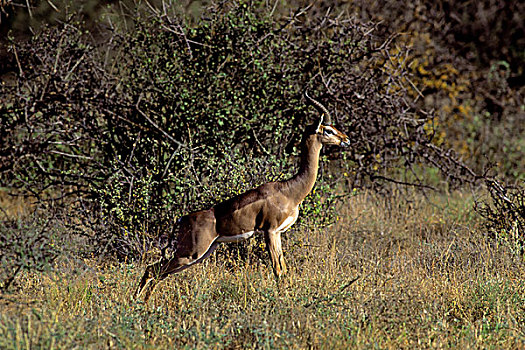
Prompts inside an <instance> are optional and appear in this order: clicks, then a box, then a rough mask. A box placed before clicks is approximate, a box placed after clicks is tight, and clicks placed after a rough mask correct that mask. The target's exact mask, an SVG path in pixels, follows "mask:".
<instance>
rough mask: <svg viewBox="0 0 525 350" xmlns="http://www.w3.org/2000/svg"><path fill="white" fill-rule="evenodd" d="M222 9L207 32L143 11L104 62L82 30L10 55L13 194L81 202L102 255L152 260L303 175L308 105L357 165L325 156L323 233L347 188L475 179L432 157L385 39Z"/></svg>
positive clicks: (316, 15)
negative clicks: (165, 241)
mask: <svg viewBox="0 0 525 350" xmlns="http://www.w3.org/2000/svg"><path fill="white" fill-rule="evenodd" d="M222 5H224V6H212V7H211V8H210V9H209V10H208V11H207V12H206V14H205V15H204V16H203V17H202V19H201V20H199V21H197V22H196V23H192V22H191V21H188V20H185V19H184V17H183V16H181V15H180V14H178V13H177V12H176V11H173V13H170V12H160V10H155V9H154V8H150V9H149V10H144V9H141V8H140V7H139V8H138V9H137V12H136V15H135V16H132V18H133V22H132V23H129V24H128V27H127V28H129V30H126V29H125V28H126V26H122V27H115V28H114V31H113V32H111V33H107V32H103V33H101V34H103V35H107V36H108V37H109V39H108V40H107V41H105V42H104V43H103V45H101V46H99V45H97V44H96V43H95V42H94V41H93V40H92V39H91V37H90V36H89V35H88V33H86V31H85V30H84V29H83V27H82V24H81V23H76V22H75V21H74V20H73V19H70V20H69V21H68V22H67V23H65V24H63V25H60V26H57V27H54V28H46V29H44V30H43V31H42V32H41V33H40V34H39V35H37V36H35V37H34V38H33V39H32V41H31V42H28V43H21V44H20V43H16V42H12V43H11V46H10V48H11V50H12V52H16V57H17V60H18V62H19V64H17V65H18V75H16V76H15V77H13V81H10V82H3V84H2V85H1V87H0V96H1V97H0V123H1V124H0V126H1V128H0V130H1V131H0V133H1V136H2V138H1V139H0V177H1V179H2V181H3V182H4V183H5V184H6V185H7V186H10V187H11V188H15V189H18V190H19V191H21V192H23V193H27V194H32V195H33V196H36V197H38V198H50V197H51V198H52V197H63V196H69V197H71V198H73V199H74V204H69V205H71V207H70V209H71V210H72V211H75V210H76V211H77V218H78V219H79V220H82V225H83V229H86V230H87V231H89V232H91V233H90V234H91V238H92V239H93V244H92V246H93V247H95V250H96V251H97V252H98V253H99V254H100V253H102V252H111V253H113V254H117V255H118V256H120V257H122V258H138V257H143V256H144V254H145V252H146V251H148V249H149V248H150V247H151V245H152V243H151V241H152V239H153V238H154V237H158V236H159V234H161V233H164V232H166V231H169V230H170V229H171V226H172V223H173V222H174V220H175V218H176V217H178V216H180V215H181V214H184V213H187V212H189V211H192V210H197V209H202V208H207V207H210V206H211V205H212V204H214V203H216V202H218V201H220V200H223V199H226V198H227V197H229V196H231V195H234V194H237V193H240V192H242V191H244V190H246V189H248V188H251V187H255V186H257V185H259V184H261V183H263V182H265V181H268V180H269V179H272V178H284V177H286V176H289V175H290V174H291V173H293V170H292V169H293V168H292V165H291V164H293V163H294V162H295V159H296V158H297V155H298V153H299V151H300V150H299V149H298V144H299V140H300V138H301V134H302V133H303V130H304V129H305V127H306V126H307V125H308V124H310V123H312V122H314V121H315V120H317V118H318V116H317V115H315V114H313V113H312V110H310V109H308V108H307V107H306V104H305V102H304V100H303V98H302V96H303V92H304V90H305V89H307V90H309V91H310V93H311V94H312V95H315V96H316V97H318V98H320V99H321V100H322V101H323V103H324V104H326V105H327V106H328V108H329V109H330V110H331V111H333V117H334V122H335V124H337V125H338V126H339V125H340V126H342V127H341V129H342V130H343V131H346V132H348V134H349V135H350V140H351V147H350V151H348V152H345V151H341V150H340V149H339V148H330V147H328V148H327V149H326V150H324V151H323V152H324V156H326V158H327V159H329V160H330V161H329V163H330V165H328V166H326V167H325V170H324V172H325V173H326V176H324V177H323V178H322V179H324V180H323V181H322V182H321V183H319V184H318V187H317V189H316V192H315V193H314V194H313V195H312V196H311V197H310V198H309V199H308V201H307V203H305V205H304V209H305V210H306V211H307V214H311V215H310V216H311V217H322V218H323V220H325V221H324V223H323V224H327V223H329V222H330V220H331V218H333V215H330V214H327V215H323V216H320V215H316V214H319V213H321V212H323V213H326V208H328V207H332V204H333V202H334V200H335V196H334V195H333V193H332V192H333V189H334V187H335V186H339V187H340V188H341V186H343V187H342V188H343V189H344V186H345V185H349V186H351V188H352V189H353V188H354V187H356V186H379V185H380V184H381V183H382V182H383V181H384V180H390V181H394V182H401V183H404V182H406V179H407V178H408V177H406V176H405V174H406V173H407V172H408V173H410V172H412V173H414V170H413V169H414V168H413V165H414V164H417V163H424V164H431V165H433V166H435V167H436V168H437V169H440V170H441V171H444V172H446V174H447V176H448V178H449V179H451V181H459V182H461V181H463V180H464V179H465V178H466V177H468V176H470V175H471V174H468V173H466V174H465V172H464V169H463V168H462V167H461V166H459V165H460V164H461V163H458V162H454V159H455V158H454V155H453V153H451V152H448V151H447V150H446V149H444V148H440V146H439V144H438V145H436V142H435V138H436V133H435V130H434V128H433V124H432V121H433V120H434V118H433V115H432V114H430V113H426V112H424V111H420V110H419V109H416V108H415V106H416V105H415V103H414V102H415V101H413V100H412V99H411V97H410V96H409V93H408V91H409V90H408V88H407V87H408V80H407V79H406V77H408V75H409V74H410V72H409V71H407V69H406V62H405V61H404V57H405V56H406V51H405V50H404V49H402V48H396V49H395V50H391V49H390V48H389V46H388V45H389V43H390V42H391V40H392V37H390V36H388V35H386V34H384V33H383V32H381V31H379V30H378V27H377V26H376V25H374V24H373V23H361V22H359V21H358V19H356V18H355V17H335V16H331V15H330V14H327V13H322V14H321V13H320V12H318V11H316V9H315V8H314V9H312V10H302V9H298V10H297V11H296V12H295V14H293V16H292V17H291V18H284V17H279V16H273V15H272V10H271V8H267V7H266V6H265V5H264V3H262V2H261V3H257V2H244V1H241V2H226V3H224V4H222ZM170 8H171V7H170ZM166 11H167V10H166ZM112 23H113V22H112ZM126 23H127V22H126ZM285 169H286V170H285ZM392 174H398V175H396V177H395V178H392V177H391V175H392ZM414 178H415V179H416V180H415V183H416V184H417V185H424V179H421V178H419V177H417V176H415V177H412V179H414ZM347 190H348V191H349V192H350V191H351V189H350V188H348V189H347ZM68 203H71V201H69V202H68ZM311 223H312V225H317V224H319V223H316V222H315V221H312V222H311Z"/></svg>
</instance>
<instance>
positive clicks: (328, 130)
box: [324, 129, 335, 136]
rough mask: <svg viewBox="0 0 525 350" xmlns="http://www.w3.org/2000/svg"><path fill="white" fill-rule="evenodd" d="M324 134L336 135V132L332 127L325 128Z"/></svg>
mask: <svg viewBox="0 0 525 350" xmlns="http://www.w3.org/2000/svg"><path fill="white" fill-rule="evenodd" d="M324 134H325V135H326V136H332V135H335V132H334V131H333V130H332V129H324Z"/></svg>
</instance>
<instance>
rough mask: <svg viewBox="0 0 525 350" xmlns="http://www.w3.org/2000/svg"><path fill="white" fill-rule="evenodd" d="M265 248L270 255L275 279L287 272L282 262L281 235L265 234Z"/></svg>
mask: <svg viewBox="0 0 525 350" xmlns="http://www.w3.org/2000/svg"><path fill="white" fill-rule="evenodd" d="M265 239H266V248H267V249H268V252H269V253H270V258H271V260H272V267H273V272H274V274H275V276H276V277H277V278H279V277H281V276H282V275H283V274H285V273H286V272H287V271H288V268H287V267H286V263H285V262H284V255H283V249H282V246H281V234H280V233H279V232H267V233H266V234H265Z"/></svg>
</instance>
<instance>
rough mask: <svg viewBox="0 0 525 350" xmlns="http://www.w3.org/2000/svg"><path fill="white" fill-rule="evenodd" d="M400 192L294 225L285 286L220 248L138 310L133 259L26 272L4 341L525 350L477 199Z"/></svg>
mask: <svg viewBox="0 0 525 350" xmlns="http://www.w3.org/2000/svg"><path fill="white" fill-rule="evenodd" d="M403 197H405V195H401V194H397V195H394V197H393V198H390V200H389V201H384V200H381V199H378V198H376V197H374V196H372V195H368V194H361V195H357V196H354V197H352V198H350V199H348V201H347V202H346V203H345V204H344V205H342V206H341V208H340V213H341V217H340V219H339V221H338V222H337V223H336V224H335V225H334V226H332V227H330V228H328V229H324V230H319V231H316V230H314V231H311V232H304V230H297V229H296V231H294V232H290V234H289V239H288V240H287V242H286V243H287V244H286V246H287V251H286V252H285V255H286V259H287V262H288V263H289V267H290V272H289V274H288V275H287V276H286V277H285V278H284V279H282V280H281V281H279V282H277V281H276V280H275V279H274V278H273V276H272V274H271V271H270V268H269V267H268V266H267V265H266V264H265V263H261V262H256V263H252V264H245V263H243V262H242V261H237V262H234V263H233V264H232V263H231V262H224V261H221V260H220V259H218V258H217V256H216V255H214V256H213V257H212V258H210V259H209V260H208V261H207V262H206V263H204V264H200V265H198V266H197V267H195V268H193V269H189V270H186V271H185V272H183V273H181V274H179V275H175V276H172V277H170V278H169V279H167V280H166V281H165V282H163V283H162V284H161V285H160V286H159V288H158V289H157V290H156V292H155V293H154V295H153V297H152V299H151V300H150V302H149V304H147V305H145V304H143V303H141V302H132V301H130V295H131V293H132V291H133V289H134V288H135V284H136V283H137V280H138V279H139V277H140V274H141V272H142V270H143V269H142V267H137V266H133V265H131V264H124V263H122V264H115V265H111V266H95V265H94V262H93V261H86V262H82V263H80V262H73V261H63V262H62V263H61V264H60V266H59V267H58V269H57V272H56V273H55V274H47V275H40V276H39V275H30V274H26V275H24V276H21V278H20V280H19V285H20V286H22V287H23V288H22V289H20V290H19V291H17V292H16V293H14V294H11V295H6V296H4V298H3V299H0V302H1V305H0V308H1V309H0V310H1V316H0V348H2V349H4V348H5V349H14V348H31V349H33V348H46V349H49V348H66V349H69V348H95V349H99V348H138V349H142V348H150V349H156V348H167V349H171V348H189V349H194V348H197V349H208V348H228V349H241V348H242V349H244V348H298V349H303V348H320V349H333V348H341V349H343V348H344V349H346V348H349V347H350V348H381V349H398V348H411V349H413V348H497V349H501V348H507V349H519V348H525V280H524V278H523V276H525V262H524V261H523V259H522V258H519V257H516V256H514V255H512V254H511V253H510V252H509V251H508V250H507V249H506V248H505V247H503V246H500V245H497V244H495V243H494V242H491V241H489V240H488V239H486V238H485V237H484V236H483V235H482V234H481V233H480V228H479V227H478V225H477V223H476V220H475V218H474V216H473V214H472V213H471V212H470V210H471V208H472V198H471V196H469V195H465V194H461V193H454V194H450V195H434V196H433V197H432V198H431V199H430V201H427V200H425V199H424V198H422V197H421V196H419V195H413V196H412V197H411V198H410V199H409V201H408V202H406V201H403V200H401V198H403ZM299 231H303V232H299ZM292 243H293V244H292ZM356 277H359V278H358V279H357V280H356V281H355V282H353V283H352V281H354V280H355V278H356Z"/></svg>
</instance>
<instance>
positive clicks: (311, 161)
mask: <svg viewBox="0 0 525 350" xmlns="http://www.w3.org/2000/svg"><path fill="white" fill-rule="evenodd" d="M302 146H303V147H302V151H301V164H300V166H299V172H298V173H297V174H296V175H295V176H294V177H292V178H291V179H290V180H288V181H286V183H287V185H288V186H287V187H288V195H289V196H290V198H291V199H292V200H293V201H294V202H295V203H296V204H297V205H299V204H300V203H301V202H302V201H303V199H304V198H305V197H306V196H307V195H308V193H310V191H311V190H312V188H313V187H314V184H315V180H316V179H317V170H318V169H319V153H320V152H321V148H322V146H323V145H322V143H321V142H320V141H319V140H318V139H317V136H316V135H315V134H313V135H309V136H307V137H306V138H305V140H304V141H303V145H302Z"/></svg>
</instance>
